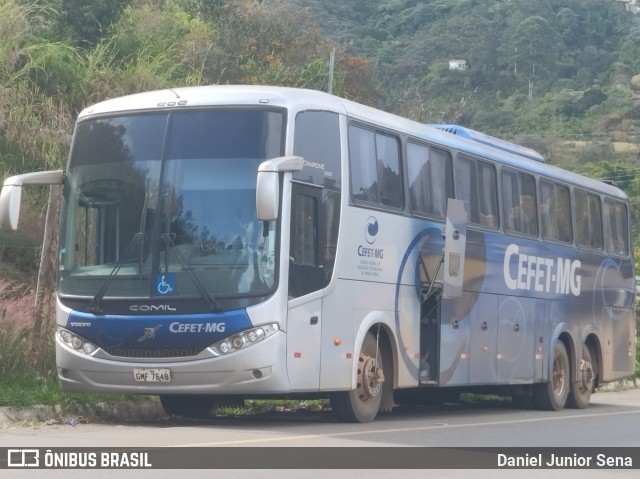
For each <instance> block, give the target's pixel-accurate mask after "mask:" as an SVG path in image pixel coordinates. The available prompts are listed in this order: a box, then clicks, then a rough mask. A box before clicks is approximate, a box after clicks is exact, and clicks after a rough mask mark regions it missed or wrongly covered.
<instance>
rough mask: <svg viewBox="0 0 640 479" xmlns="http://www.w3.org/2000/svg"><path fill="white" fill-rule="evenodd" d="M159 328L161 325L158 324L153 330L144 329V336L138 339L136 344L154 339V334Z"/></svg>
mask: <svg viewBox="0 0 640 479" xmlns="http://www.w3.org/2000/svg"><path fill="white" fill-rule="evenodd" d="M161 327H162V325H161V324H158V325H157V326H156V327H155V328H144V334H143V335H142V336H140V337H139V338H138V342H139V343H141V342H142V341H146V340H147V339H156V333H157V332H158V329H160V328H161Z"/></svg>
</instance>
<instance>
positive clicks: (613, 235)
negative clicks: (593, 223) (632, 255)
mask: <svg viewBox="0 0 640 479" xmlns="http://www.w3.org/2000/svg"><path fill="white" fill-rule="evenodd" d="M627 218H628V216H627V206H626V205H624V204H622V203H617V202H614V201H611V200H605V202H604V219H605V221H604V237H605V246H606V248H607V252H608V253H612V254H619V255H626V254H627V253H628V252H629V243H628V238H629V227H628V224H627Z"/></svg>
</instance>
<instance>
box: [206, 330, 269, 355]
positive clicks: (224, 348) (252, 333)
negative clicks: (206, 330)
mask: <svg viewBox="0 0 640 479" xmlns="http://www.w3.org/2000/svg"><path fill="white" fill-rule="evenodd" d="M278 330H279V328H278V325H277V324H267V325H265V326H258V327H256V328H252V329H247V330H246V331H242V332H240V333H237V334H234V335H233V336H229V337H228V338H226V339H223V340H222V341H218V342H217V343H214V344H212V345H211V349H212V350H213V352H214V353H216V354H217V355H219V356H222V355H224V354H229V353H233V352H235V351H239V350H240V349H244V348H246V347H248V346H251V345H252V344H256V343H259V342H260V341H262V340H264V339H267V338H268V337H269V336H273V335H274V334H275V333H277V332H278Z"/></svg>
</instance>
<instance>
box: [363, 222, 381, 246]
mask: <svg viewBox="0 0 640 479" xmlns="http://www.w3.org/2000/svg"><path fill="white" fill-rule="evenodd" d="M377 234H378V220H377V219H376V218H374V217H373V216H370V217H369V219H368V220H367V226H366V227H365V229H364V239H366V240H367V243H369V244H373V243H375V242H376V235H377Z"/></svg>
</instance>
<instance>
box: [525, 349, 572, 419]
mask: <svg viewBox="0 0 640 479" xmlns="http://www.w3.org/2000/svg"><path fill="white" fill-rule="evenodd" d="M570 382H571V381H570V376H569V356H568V354H567V348H565V346H564V344H563V343H562V341H557V342H556V345H555V348H554V351H553V364H552V368H551V377H550V378H549V381H548V382H546V383H543V384H534V385H533V403H534V404H535V406H536V407H537V408H538V409H545V410H548V411H560V410H561V409H563V408H564V406H565V404H566V402H567V396H568V395H569V383H570Z"/></svg>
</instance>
